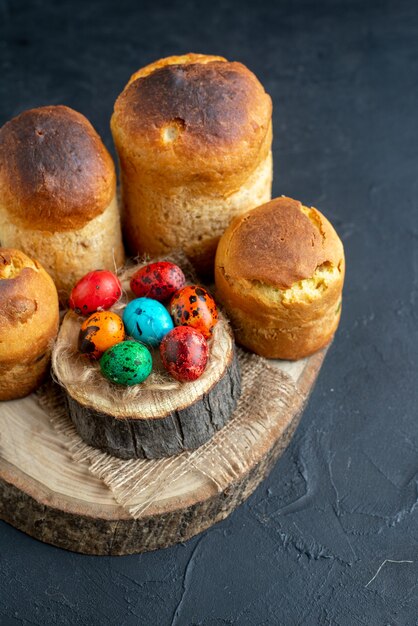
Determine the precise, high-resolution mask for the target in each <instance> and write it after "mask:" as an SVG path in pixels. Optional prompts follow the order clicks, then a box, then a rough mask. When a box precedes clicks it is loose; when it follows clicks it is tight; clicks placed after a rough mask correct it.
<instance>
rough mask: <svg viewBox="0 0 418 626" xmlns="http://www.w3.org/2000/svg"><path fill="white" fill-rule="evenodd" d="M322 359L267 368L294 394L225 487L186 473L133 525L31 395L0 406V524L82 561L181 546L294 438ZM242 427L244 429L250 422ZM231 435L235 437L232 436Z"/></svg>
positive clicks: (233, 502)
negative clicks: (90, 556) (289, 382)
mask: <svg viewBox="0 0 418 626" xmlns="http://www.w3.org/2000/svg"><path fill="white" fill-rule="evenodd" d="M325 354H326V350H323V351H321V352H319V353H317V354H315V355H313V356H311V357H309V358H307V359H304V360H302V361H298V362H296V363H290V362H284V361H281V362H279V361H277V362H275V367H278V368H280V369H281V370H282V371H284V372H285V373H286V375H288V376H289V377H290V379H291V380H292V381H293V382H294V383H295V384H294V393H292V397H291V398H290V402H289V401H287V403H286V409H285V410H284V411H282V412H279V413H280V414H278V415H277V416H276V415H274V416H271V420H270V425H269V428H268V430H263V431H260V432H258V433H254V443H253V445H252V447H251V454H250V455H249V457H248V460H246V459H245V458H244V459H243V464H241V466H240V468H239V470H237V472H236V474H235V476H234V479H233V480H231V482H230V483H229V484H228V485H227V486H226V488H223V489H222V490H221V491H219V489H217V488H216V485H215V484H214V481H213V480H211V479H210V478H209V477H208V476H207V475H206V474H205V473H201V472H197V471H196V470H195V468H193V467H190V470H189V471H187V472H186V473H183V474H182V475H181V476H180V477H179V478H178V479H176V480H174V482H173V481H170V483H169V484H168V485H167V487H166V488H162V489H161V490H160V491H159V493H158V494H157V495H156V496H155V497H154V498H153V501H152V503H151V504H150V505H149V506H148V507H147V508H146V510H144V512H143V513H142V514H141V515H140V516H139V517H137V518H136V519H135V518H133V517H132V515H131V514H130V513H129V510H127V507H126V505H125V506H124V507H122V506H121V505H120V504H118V502H117V501H116V499H115V497H114V495H113V493H112V491H111V490H110V489H109V488H108V487H107V486H106V485H105V483H104V482H103V481H102V480H100V479H99V478H97V477H95V476H94V475H93V474H92V473H91V471H90V469H89V467H88V466H87V465H85V464H82V463H79V462H77V463H76V462H75V461H74V460H73V458H72V455H71V453H70V451H69V447H68V441H66V435H65V434H62V433H60V432H58V431H57V429H56V428H54V426H53V425H52V424H51V422H50V416H49V415H48V413H46V412H45V411H44V410H43V409H42V408H41V407H40V406H39V404H38V402H37V400H36V398H35V397H34V396H29V397H27V398H24V399H22V400H15V401H13V402H4V403H1V404H0V518H1V519H3V520H4V521H6V522H8V523H9V524H11V525H13V526H15V527H16V528H18V529H20V530H22V531H24V532H26V533H28V534H29V535H31V536H32V537H35V538H36V539H39V540H41V541H44V542H46V543H50V544H52V545H55V546H59V547H61V548H65V549H67V550H73V551H76V552H82V553H85V554H97V555H100V554H101V555H105V554H106V555H123V554H132V553H137V552H145V551H148V550H156V549H158V548H164V547H167V546H169V545H172V544H174V543H178V542H182V541H185V540H187V539H189V538H190V537H192V536H194V535H196V534H197V533H199V532H201V531H203V530H205V529H207V528H209V527H210V526H212V525H213V524H215V523H216V522H218V521H219V520H222V519H224V518H225V517H227V515H229V513H231V511H233V510H234V509H235V508H236V507H237V506H238V505H239V504H241V503H242V502H243V501H244V500H245V499H246V498H247V497H248V496H249V495H250V494H251V493H252V492H253V491H254V489H255V488H256V487H257V485H258V484H259V483H260V482H261V481H262V480H263V478H264V477H265V476H266V475H267V473H268V472H269V470H270V469H271V467H272V466H273V464H274V463H275V461H276V459H277V458H278V457H279V455H280V454H281V453H282V452H283V450H284V449H285V448H286V446H287V445H288V443H289V441H290V439H291V437H292V435H293V433H294V431H295V428H296V426H297V424H298V422H299V419H300V415H301V413H302V410H303V407H304V405H305V403H306V401H307V399H308V397H309V393H310V391H311V389H312V387H313V385H314V383H315V380H316V377H317V375H318V372H319V370H320V367H321V365H322V362H323V359H324V357H325ZM245 420H247V421H248V424H251V415H246V416H245ZM221 432H222V431H221ZM231 436H232V435H231ZM239 436H240V433H239V430H238V431H236V430H235V432H234V434H233V437H235V438H238V439H239ZM220 445H222V446H224V445H227V446H228V445H230V446H232V447H233V445H234V441H228V440H227V438H226V440H225V438H224V439H223V440H222V444H220ZM150 467H151V466H150ZM150 477H152V467H151V474H150ZM134 501H135V497H133V498H132V503H131V504H132V505H134V504H135V502H134Z"/></svg>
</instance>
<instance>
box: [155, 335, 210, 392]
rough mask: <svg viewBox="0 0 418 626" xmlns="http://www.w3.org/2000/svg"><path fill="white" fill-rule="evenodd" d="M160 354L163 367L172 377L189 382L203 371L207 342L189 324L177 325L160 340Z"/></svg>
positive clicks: (206, 358) (205, 361) (206, 355)
mask: <svg viewBox="0 0 418 626" xmlns="http://www.w3.org/2000/svg"><path fill="white" fill-rule="evenodd" d="M160 354H161V360H162V362H163V365H164V367H165V368H166V370H167V371H168V372H169V373H170V374H171V376H173V378H175V379H176V380H180V381H181V382H190V381H192V380H196V379H197V378H199V376H201V375H202V374H203V372H204V371H205V367H206V363H207V361H208V344H207V342H206V339H205V338H204V336H203V335H202V333H200V332H199V331H198V330H195V329H194V328H191V327H190V326H177V327H176V328H173V330H171V331H170V332H169V333H168V334H167V335H166V336H165V337H164V339H163V340H162V342H161V344H160Z"/></svg>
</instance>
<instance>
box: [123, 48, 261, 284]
mask: <svg viewBox="0 0 418 626" xmlns="http://www.w3.org/2000/svg"><path fill="white" fill-rule="evenodd" d="M271 113H272V104H271V99H270V97H269V96H268V95H267V94H266V92H265V91H264V89H263V87H262V85H261V84H260V83H259V81H258V80H257V78H256V77H255V76H254V74H253V73H252V72H250V70H248V69H247V68H246V67H245V66H244V65H242V64H241V63H235V62H234V63H230V62H228V61H226V60H225V59H224V58H222V57H216V56H207V55H201V54H187V55H184V56H174V57H169V58H167V59H162V60H160V61H157V62H155V63H152V64H151V65H148V66H147V67H145V68H143V69H142V70H139V71H138V72H136V73H135V74H134V75H133V76H132V77H131V79H130V81H129V82H128V84H127V86H126V87H125V89H124V90H123V92H122V93H121V95H120V96H119V98H118V99H117V101H116V103H115V108H114V113H113V116H112V121H111V128H112V133H113V138H114V141H115V145H116V149H117V151H118V154H119V159H120V169H121V180H122V199H123V207H124V214H123V220H124V231H125V235H126V240H127V242H128V244H129V246H130V250H131V252H132V253H133V254H138V253H139V254H143V253H144V252H146V253H149V254H151V255H152V256H154V255H156V256H158V255H162V254H166V253H168V252H169V251H171V250H173V249H176V248H181V249H183V250H184V251H185V252H186V254H187V255H188V256H189V258H190V259H191V260H192V261H193V262H194V265H195V266H196V267H197V268H198V269H199V270H201V271H203V272H208V271H210V272H213V260H214V256H215V251H216V245H217V243H218V240H219V237H220V235H221V234H222V232H223V231H224V230H225V228H226V226H227V225H228V224H229V222H230V221H231V219H232V218H233V217H234V216H235V215H237V214H240V213H242V212H244V211H246V210H248V209H249V208H250V207H253V206H257V205H258V204H260V203H262V202H266V201H267V200H269V199H270V198H271V180H272V156H271V141H272V125H271Z"/></svg>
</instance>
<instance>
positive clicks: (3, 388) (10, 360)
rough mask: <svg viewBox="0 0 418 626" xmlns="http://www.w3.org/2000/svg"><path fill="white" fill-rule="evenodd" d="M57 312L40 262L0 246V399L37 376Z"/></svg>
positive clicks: (47, 352)
mask: <svg viewBox="0 0 418 626" xmlns="http://www.w3.org/2000/svg"><path fill="white" fill-rule="evenodd" d="M58 315H59V309H58V295H57V290H56V288H55V285H54V283H53V281H52V279H51V277H50V276H49V275H48V274H47V273H46V272H45V270H44V269H43V268H42V266H41V265H40V264H39V263H38V262H37V261H32V260H31V259H29V258H28V257H27V256H26V255H25V254H23V253H22V252H20V251H19V250H14V249H12V248H0V379H1V381H0V400H5V399H11V398H12V397H14V398H15V397H21V395H26V393H29V392H30V391H32V390H33V389H34V388H35V387H36V385H37V384H38V383H39V381H40V380H41V379H42V376H43V374H44V372H45V371H46V369H47V367H48V363H49V355H50V351H51V342H52V340H53V339H54V338H55V336H56V334H57V331H58ZM17 371H19V377H18V378H16V372H17ZM28 390H29V391H28Z"/></svg>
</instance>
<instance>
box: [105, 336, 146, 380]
mask: <svg viewBox="0 0 418 626" xmlns="http://www.w3.org/2000/svg"><path fill="white" fill-rule="evenodd" d="M100 368H101V370H102V373H103V375H104V376H105V377H106V378H107V379H108V380H110V381H112V383H117V384H118V385H125V386H126V387H128V386H131V385H138V384H139V383H142V382H143V381H144V380H145V379H146V378H148V376H149V375H150V374H151V370H152V357H151V353H150V351H149V350H148V348H146V347H145V346H144V345H142V344H141V343H137V342H136V341H121V342H120V343H117V344H116V345H114V346H112V347H111V348H109V350H106V352H105V353H104V354H103V356H102V358H101V359H100Z"/></svg>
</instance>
